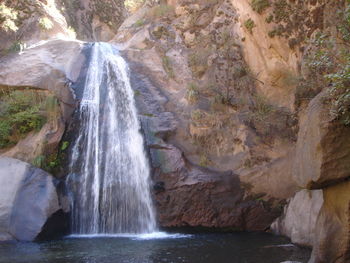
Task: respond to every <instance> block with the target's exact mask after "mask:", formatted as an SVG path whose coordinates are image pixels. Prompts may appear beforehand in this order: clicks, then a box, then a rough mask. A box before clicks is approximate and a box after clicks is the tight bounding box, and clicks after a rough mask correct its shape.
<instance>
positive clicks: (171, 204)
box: [0, 0, 350, 262]
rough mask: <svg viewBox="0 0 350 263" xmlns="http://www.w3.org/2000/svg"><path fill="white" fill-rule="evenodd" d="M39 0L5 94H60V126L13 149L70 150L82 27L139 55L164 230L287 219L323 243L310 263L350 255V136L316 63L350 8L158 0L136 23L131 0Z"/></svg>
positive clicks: (2, 78) (294, 232)
mask: <svg viewBox="0 0 350 263" xmlns="http://www.w3.org/2000/svg"><path fill="white" fill-rule="evenodd" d="M5 2H6V1H5ZM11 3H12V1H11ZM13 3H15V2H13ZM28 3H35V6H36V7H35V8H34V9H35V10H36V11H35V12H34V13H33V14H31V15H30V16H29V17H25V18H23V19H21V21H22V22H21V23H22V24H19V29H18V31H16V33H14V32H7V33H6V37H5V35H2V36H4V37H2V38H3V39H2V38H0V49H2V50H3V51H6V52H5V53H4V54H2V57H1V58H0V60H1V66H0V86H1V88H5V87H6V88H12V89H19V88H23V87H30V88H32V89H39V90H48V91H49V92H51V93H52V94H54V95H55V96H56V97H57V98H58V99H59V101H60V104H59V105H60V111H59V112H60V113H59V115H58V116H59V117H58V120H59V121H58V122H57V121H56V122H57V123H58V124H59V125H58V124H57V123H56V122H52V124H51V126H50V125H46V126H43V128H42V130H41V131H40V132H39V133H37V132H32V133H31V134H29V135H28V137H26V138H23V140H21V141H20V142H18V143H17V145H15V146H13V147H10V148H7V149H5V150H2V152H1V153H2V155H4V156H11V157H15V158H18V159H22V160H24V161H27V162H32V161H33V160H34V159H36V157H37V156H39V155H46V154H48V153H47V152H46V150H43V149H45V147H46V146H45V145H47V144H46V143H45V144H44V143H43V142H44V141H45V140H47V138H49V137H48V136H49V135H50V136H52V134H54V136H53V137H54V138H55V139H54V140H53V141H54V142H52V143H49V144H48V145H55V146H54V147H51V146H50V147H46V149H55V150H54V151H56V152H57V151H59V149H58V148H59V146H58V145H59V144H60V145H61V146H62V145H63V144H64V142H63V141H62V139H61V138H62V134H63V132H64V130H65V129H66V127H68V124H69V116H70V114H71V112H72V110H73V109H74V107H75V101H74V98H73V97H72V94H71V92H70V89H69V86H70V84H71V83H74V82H76V81H77V79H78V77H79V74H80V72H82V70H83V69H82V68H83V64H84V55H83V47H84V43H83V42H80V41H76V40H74V37H72V35H71V31H72V30H71V29H70V28H69V26H68V24H69V25H70V26H71V28H74V29H75V31H76V35H77V36H78V38H79V39H82V40H88V41H97V40H103V41H110V43H113V44H117V45H118V46H119V47H120V49H121V52H122V54H123V55H124V56H125V57H126V58H127V59H128V61H129V64H130V69H131V71H132V74H131V80H132V85H133V88H134V90H135V99H136V101H137V105H138V110H139V116H140V119H141V122H142V129H143V132H144V134H145V138H146V143H147V146H148V150H149V158H150V161H151V164H152V172H153V173H152V174H153V176H152V179H153V183H154V185H153V192H154V200H155V205H156V207H157V211H158V220H159V223H160V225H161V226H164V227H210V228H213V227H214V228H223V229H226V230H258V231H264V230H268V229H269V227H270V225H271V223H272V222H273V221H274V220H275V222H274V223H273V224H272V227H271V229H272V231H274V232H275V233H278V234H282V235H286V236H289V237H290V238H291V239H292V241H293V242H295V243H297V244H300V245H305V246H310V247H313V253H312V258H311V259H310V262H347V260H349V256H348V255H349V247H348V243H349V235H348V233H349V224H348V222H349V204H350V203H349V200H348V199H349V198H348V197H349V196H348V194H347V193H348V192H349V189H348V188H349V185H348V182H347V180H348V178H349V176H350V169H349V168H350V167H349V165H350V139H349V136H348V135H349V131H350V130H349V126H346V125H344V123H342V122H341V121H340V120H339V118H337V116H335V115H334V114H332V111H331V110H330V109H331V108H332V107H333V106H332V105H334V103H333V102H334V101H332V97H331V96H330V93H329V92H330V90H331V88H332V85H334V84H333V83H332V82H329V81H328V82H327V81H325V79H324V78H323V76H322V74H324V75H325V74H326V73H331V71H330V70H329V69H328V68H326V69H325V68H324V67H323V66H324V65H323V64H322V63H323V61H319V60H312V58H313V59H315V58H324V54H326V53H325V52H326V50H327V49H326V47H325V45H324V43H326V42H327V38H326V37H325V35H327V34H329V35H331V36H334V35H336V38H337V39H340V37H339V36H338V35H337V34H339V32H338V31H337V30H338V28H337V27H336V25H341V23H343V21H342V16H343V15H344V14H343V13H342V11H344V10H347V9H346V4H345V1H335V0H328V1H327V0H309V1H298V0H297V1H292V0H290V1H287V0H270V1H267V0H257V1H250V0H241V1H233V0H232V1H230V0H218V1H198V0H169V1H147V3H146V4H145V5H144V6H143V7H141V8H140V9H139V10H138V11H137V12H136V13H134V14H132V15H130V16H129V17H127V18H126V19H125V21H124V17H125V16H126V12H125V9H124V7H123V5H122V2H121V1H98V3H97V1H57V2H56V4H55V3H54V2H53V1H32V2H30V1H29V2H28ZM11 6H12V7H14V8H15V7H18V6H20V4H17V5H14V4H13V5H12V4H11ZM29 6H32V5H29ZM50 6H51V9H50V10H49V11H47V8H49V7H50ZM26 8H27V6H26ZM29 9H30V10H31V7H30V8H29ZM107 9H108V10H107ZM20 10H22V9H20ZM38 10H39V11H38ZM106 10H107V11H108V12H105V11H106ZM21 12H23V13H27V11H26V12H24V11H21ZM64 16H65V17H66V19H67V21H68V23H67V22H66V20H65V17H64ZM40 17H47V18H49V19H50V21H51V22H52V24H53V25H52V27H50V28H49V29H48V28H46V29H45V28H43V27H42V26H41V25H40V24H38V23H37V22H35V21H37V20H38V19H39V18H40ZM122 21H123V23H122ZM46 22H47V21H46ZM29 28H30V30H29ZM22 32H23V33H22ZM57 38H61V39H62V38H64V39H65V40H59V39H57ZM67 38H70V40H69V41H67ZM38 40H48V41H47V43H41V44H40V45H37V46H34V47H31V48H28V49H25V48H24V49H23V46H21V44H22V43H27V46H30V45H31V44H33V43H35V42H37V41H38ZM14 44H16V45H17V46H18V44H20V45H19V50H16V45H15V46H13V45H14ZM11 47H15V50H14V51H11V50H13V48H12V49H11ZM336 47H337V48H338V46H336ZM340 47H341V48H343V46H341V45H340ZM345 50H346V49H345ZM333 51H334V50H333V49H332V52H333ZM18 52H20V53H18ZM322 52H323V53H322ZM320 54H321V55H320ZM322 55H323V56H322ZM73 61H74V62H73ZM326 62H327V61H326ZM328 62H329V61H328ZM326 64H327V63H326ZM320 65H321V66H322V67H323V68H322V67H320ZM326 66H329V65H328V64H327V65H326ZM315 70H316V71H315ZM327 70H328V71H327ZM335 81H336V80H333V82H335ZM332 103H333V104H332ZM48 126H49V127H51V128H48ZM45 127H46V128H45ZM55 134H56V135H55ZM30 136H32V137H30ZM23 141H24V142H23ZM49 141H50V140H49ZM33 142H35V144H33ZM40 143H41V144H42V146H40V147H39V148H40V150H35V151H34V150H31V149H37V148H38V147H37V146H36V145H40ZM44 146H45V147H44ZM280 215H281V216H280ZM279 216H280V217H279ZM276 218H277V219H276ZM333 237H334V238H333ZM335 237H337V240H339V242H336V243H334V242H332V240H334V239H335Z"/></svg>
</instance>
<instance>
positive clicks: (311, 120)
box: [292, 91, 350, 189]
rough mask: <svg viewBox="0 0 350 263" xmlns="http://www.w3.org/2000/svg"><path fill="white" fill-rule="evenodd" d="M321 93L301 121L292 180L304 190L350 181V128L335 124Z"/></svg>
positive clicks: (311, 103) (323, 93)
mask: <svg viewBox="0 0 350 263" xmlns="http://www.w3.org/2000/svg"><path fill="white" fill-rule="evenodd" d="M326 92H327V91H324V92H322V93H320V94H319V95H318V96H316V97H315V98H314V99H313V100H312V101H311V102H310V104H309V106H308V107H307V109H306V112H305V113H304V114H303V116H302V117H301V121H300V129H299V134H298V140H297V145H296V155H295V156H296V157H295V160H294V165H293V169H292V170H293V177H294V179H295V181H296V182H297V183H298V185H299V186H300V187H302V188H309V189H316V188H322V187H324V186H327V185H330V184H334V183H337V182H339V181H342V180H345V179H346V178H348V177H350V137H349V136H348V134H349V132H350V128H349V127H346V126H344V125H343V124H341V123H339V122H336V121H334V120H333V119H332V118H331V116H330V115H329V109H328V106H327V105H325V102H324V98H325V96H326V95H327V94H326Z"/></svg>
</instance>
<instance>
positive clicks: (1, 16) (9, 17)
mask: <svg viewBox="0 0 350 263" xmlns="http://www.w3.org/2000/svg"><path fill="white" fill-rule="evenodd" d="M17 14H18V13H17V11H15V10H14V9H12V8H10V7H7V6H6V5H5V4H0V28H1V29H2V30H4V31H5V32H9V31H13V32H15V31H17V30H18V27H17V26H16V23H15V21H16V19H17Z"/></svg>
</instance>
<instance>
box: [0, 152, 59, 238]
mask: <svg viewBox="0 0 350 263" xmlns="http://www.w3.org/2000/svg"><path fill="white" fill-rule="evenodd" d="M53 181H54V178H53V177H52V176H51V175H49V174H48V173H46V172H45V171H43V170H41V169H38V168H36V167H33V166H31V165H30V164H28V163H25V162H22V161H19V160H16V159H12V158H0V241H8V240H20V241H32V240H34V239H35V238H36V237H37V236H38V234H39V233H40V232H41V230H42V228H43V226H44V224H45V223H46V221H47V220H48V219H49V218H50V217H51V215H53V214H54V213H55V212H57V211H58V210H60V206H59V201H58V196H57V192H56V188H55V185H54V182H53Z"/></svg>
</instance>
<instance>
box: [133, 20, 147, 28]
mask: <svg viewBox="0 0 350 263" xmlns="http://www.w3.org/2000/svg"><path fill="white" fill-rule="evenodd" d="M144 24H145V20H144V19H139V20H137V21H136V22H135V23H134V24H133V26H134V27H142V26H143V25H144Z"/></svg>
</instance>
